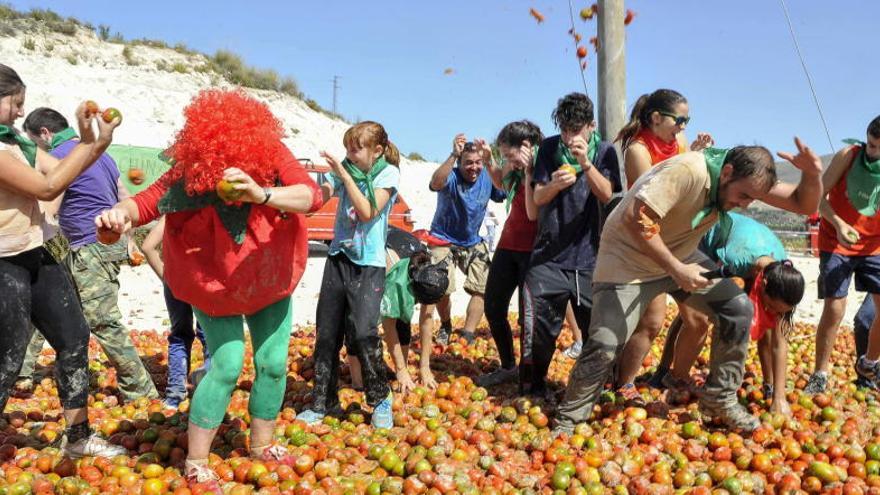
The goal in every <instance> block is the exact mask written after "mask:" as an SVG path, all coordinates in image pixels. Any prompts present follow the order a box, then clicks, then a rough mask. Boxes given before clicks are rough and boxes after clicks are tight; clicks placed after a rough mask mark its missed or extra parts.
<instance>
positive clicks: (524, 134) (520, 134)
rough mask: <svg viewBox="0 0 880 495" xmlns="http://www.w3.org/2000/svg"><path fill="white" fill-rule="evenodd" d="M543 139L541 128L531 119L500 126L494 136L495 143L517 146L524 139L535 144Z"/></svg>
mask: <svg viewBox="0 0 880 495" xmlns="http://www.w3.org/2000/svg"><path fill="white" fill-rule="evenodd" d="M543 140H544V135H543V134H541V128H540V127H538V125H537V124H535V123H534V122H532V121H531V120H517V121H515V122H511V123H509V124H507V125H506V126H504V127H502V128H501V131H499V132H498V137H497V138H495V145H496V146H499V147H500V146H502V145H504V146H509V147H511V148H518V147H520V146H522V144H523V142H524V141H528V142H530V143H532V145H535V146H536V145H538V144H540V143H541V141H543Z"/></svg>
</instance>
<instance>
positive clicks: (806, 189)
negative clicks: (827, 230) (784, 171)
mask: <svg viewBox="0 0 880 495" xmlns="http://www.w3.org/2000/svg"><path fill="white" fill-rule="evenodd" d="M794 143H795V146H797V149H798V154H797V155H792V154H791V153H787V152H783V151H780V152H779V153H777V154H778V155H779V157H780V158H783V159H785V160H788V161H789V162H790V163H791V164H792V165H794V166H795V167H796V168H797V169H799V170H800V171H801V180H800V182H799V183H798V184H797V185H796V186H795V185H794V184H787V183H785V182H779V183H777V184H776V185H774V186H773V188H771V189H770V192H768V193H767V195H766V196H764V197H763V198H759V199H761V201H763V202H765V203H767V204H768V205H771V206H775V207H777V208H782V209H783V210H788V211H791V212H794V213H800V214H802V215H812V214H813V213H815V212H816V209H817V208H819V200H820V199H821V197H822V160H821V159H820V158H819V156H818V155H816V154H815V153H814V152H813V150H811V149H810V148H809V146H807V145H805V144H804V143H803V142H801V140H800V138H797V137H795V138H794Z"/></svg>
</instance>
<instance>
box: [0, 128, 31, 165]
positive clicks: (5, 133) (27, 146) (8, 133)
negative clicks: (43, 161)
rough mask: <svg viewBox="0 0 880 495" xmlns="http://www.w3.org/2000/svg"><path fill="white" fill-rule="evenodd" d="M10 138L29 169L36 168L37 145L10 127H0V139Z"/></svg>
mask: <svg viewBox="0 0 880 495" xmlns="http://www.w3.org/2000/svg"><path fill="white" fill-rule="evenodd" d="M9 138H12V139H14V140H15V142H16V143H18V147H19V148H20V149H21V153H22V154H23V155H24V157H25V158H26V159H27V161H28V163H29V164H30V166H31V167H36V166H37V144H36V143H34V142H33V141H31V140H30V139H28V138H27V136H23V135H21V134H19V133H18V132H16V131H15V129H13V128H12V127H8V126H5V125H0V139H9Z"/></svg>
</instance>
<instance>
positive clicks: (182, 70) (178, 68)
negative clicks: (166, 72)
mask: <svg viewBox="0 0 880 495" xmlns="http://www.w3.org/2000/svg"><path fill="white" fill-rule="evenodd" d="M171 70H172V71H173V72H177V73H179V74H188V73H189V68H188V67H187V66H186V64H184V63H182V62H174V65H172V66H171Z"/></svg>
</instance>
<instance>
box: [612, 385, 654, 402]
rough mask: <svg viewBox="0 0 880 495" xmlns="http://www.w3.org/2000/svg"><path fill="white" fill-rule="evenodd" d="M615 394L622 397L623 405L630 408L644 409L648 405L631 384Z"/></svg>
mask: <svg viewBox="0 0 880 495" xmlns="http://www.w3.org/2000/svg"><path fill="white" fill-rule="evenodd" d="M617 394H618V395H620V396H621V397H623V400H624V401H625V403H626V404H627V405H630V406H635V407H645V406H646V405H647V404H648V403H647V402H645V398H644V397H642V393H641V392H639V389H637V388H636V386H635V384H633V383H627V384H626V385H624V386H622V387H620V388H619V389H617Z"/></svg>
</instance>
